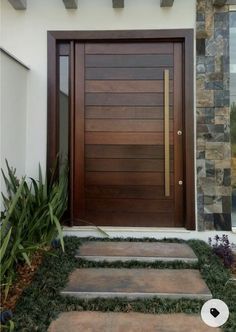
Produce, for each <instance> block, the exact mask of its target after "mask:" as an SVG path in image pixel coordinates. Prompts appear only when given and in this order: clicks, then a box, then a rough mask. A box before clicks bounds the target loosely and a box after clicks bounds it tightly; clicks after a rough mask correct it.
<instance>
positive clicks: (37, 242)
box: [0, 161, 68, 296]
mask: <svg viewBox="0 0 236 332" xmlns="http://www.w3.org/2000/svg"><path fill="white" fill-rule="evenodd" d="M57 166H58V163H57V165H55V168H54V170H53V172H52V174H51V177H50V179H49V181H48V180H47V177H46V176H45V180H43V176H42V170H41V167H40V166H39V176H38V180H37V181H36V180H34V179H32V178H30V179H29V181H27V180H26V178H25V177H22V179H21V180H19V179H18V178H17V177H16V170H15V169H12V168H10V167H9V165H8V162H7V161H6V167H7V175H6V174H5V173H4V172H3V170H2V175H3V178H4V181H5V185H6V189H7V196H5V195H3V194H2V197H3V203H4V212H3V213H2V216H3V217H2V220H1V228H0V237H1V247H0V262H1V275H0V276H1V285H2V287H3V289H4V291H5V296H7V294H8V291H9V287H10V285H11V283H12V281H13V279H14V277H15V266H16V264H17V263H19V262H22V261H23V262H26V263H27V264H29V265H30V255H31V253H32V252H34V251H35V250H37V249H39V248H41V247H43V246H45V245H47V244H49V243H50V242H51V241H52V239H53V238H55V237H56V236H58V237H59V239H60V243H61V247H62V249H63V250H64V242H63V236H62V229H61V225H60V222H59V220H60V218H61V217H62V215H63V213H64V212H65V210H66V207H67V187H68V166H67V163H66V165H64V166H63V167H62V171H61V172H60V175H59V176H58V177H56V176H55V174H56V168H57Z"/></svg>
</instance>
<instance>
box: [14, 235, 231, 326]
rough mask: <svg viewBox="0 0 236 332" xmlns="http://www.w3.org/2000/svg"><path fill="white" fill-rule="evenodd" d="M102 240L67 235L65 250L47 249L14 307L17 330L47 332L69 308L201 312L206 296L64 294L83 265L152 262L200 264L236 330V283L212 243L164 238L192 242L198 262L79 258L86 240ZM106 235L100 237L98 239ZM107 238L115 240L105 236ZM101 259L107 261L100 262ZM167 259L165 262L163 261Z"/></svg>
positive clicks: (169, 265)
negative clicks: (72, 275) (86, 296)
mask: <svg viewBox="0 0 236 332" xmlns="http://www.w3.org/2000/svg"><path fill="white" fill-rule="evenodd" d="M87 240H97V239H94V238H89V239H88V238H87V239H79V238H77V237H67V238H65V249H66V250H65V253H63V252H62V251H61V250H60V249H57V250H53V251H52V252H51V253H52V255H48V254H47V255H45V258H44V261H43V263H42V265H41V266H40V268H39V269H38V271H37V273H36V275H35V278H34V280H33V282H32V284H31V285H30V286H29V287H28V288H27V289H26V290H25V291H24V293H23V295H22V297H21V299H20V300H19V302H18V304H17V306H16V310H15V312H14V323H15V331H21V332H28V331H29V332H33V331H40V332H41V331H42V332H45V331H47V329H48V326H49V324H50V322H51V321H52V320H54V319H56V318H57V316H58V315H59V314H60V313H61V312H66V311H84V310H91V311H102V312H108V311H112V312H130V311H136V312H143V313H156V314H157V313H180V312H184V313H188V314H191V313H195V314H200V311H201V307H202V305H203V303H204V301H203V300H192V299H179V300H172V299H159V298H153V299H140V300H132V301H130V300H127V299H120V298H114V299H94V300H93V299H91V300H81V299H76V298H72V297H62V296H61V295H60V290H61V289H63V287H64V286H65V285H66V283H67V280H68V276H69V274H70V272H72V271H73V270H74V269H76V268H78V267H96V266H99V267H101V266H104V267H105V266H106V267H117V268H118V267H126V268H127V267H129V268H133V267H135V268H137V267H153V268H199V270H200V272H201V274H202V277H203V278H204V280H205V281H206V283H207V285H208V287H209V288H210V290H211V292H212V294H213V298H219V299H221V300H223V301H225V302H226V303H227V305H228V307H229V310H230V317H229V320H228V322H227V323H226V324H225V325H224V327H223V328H224V331H227V332H233V331H236V305H235V303H236V285H235V283H234V284H233V283H230V282H228V281H229V278H230V273H229V271H228V270H227V269H225V268H224V266H223V265H222V263H221V261H220V260H219V259H218V257H216V256H215V255H214V254H213V253H212V250H211V248H210V247H209V246H208V245H207V244H206V243H204V242H202V241H199V240H190V241H182V240H178V239H164V240H162V241H161V242H178V243H187V244H189V245H190V246H191V247H192V249H193V250H194V252H195V253H196V255H197V257H198V259H199V261H198V263H197V265H196V263H194V264H195V265H194V264H188V263H182V262H154V263H145V262H134V261H133V262H124V263H122V262H114V263H105V262H102V263H100V262H92V263H88V262H85V261H83V260H77V259H76V258H75V257H74V256H75V252H76V250H77V249H78V247H79V246H80V245H81V244H82V242H83V241H87ZM99 240H101V239H99ZM114 240H115V241H118V240H119V241H121V240H122V241H130V242H132V241H137V239H113V241H114ZM104 241H111V240H110V239H104ZM140 241H148V242H160V241H159V240H155V239H141V240H140ZM101 264H102V265H101ZM163 264H164V265H163Z"/></svg>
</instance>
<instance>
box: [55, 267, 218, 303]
mask: <svg viewBox="0 0 236 332" xmlns="http://www.w3.org/2000/svg"><path fill="white" fill-rule="evenodd" d="M61 294H62V295H69V296H75V297H79V298H96V297H101V298H111V297H126V298H129V299H136V298H150V297H154V296H157V297H162V298H174V299H177V298H183V297H185V298H193V299H204V300H208V299H211V298H212V295H211V292H210V290H209V289H208V287H207V285H206V283H205V282H204V280H203V279H202V277H201V275H200V272H199V271H198V270H191V269H178V270H174V269H114V268H81V269H76V270H75V271H73V272H72V273H71V275H70V277H69V282H68V284H67V286H66V288H65V289H64V290H63V291H62V292H61Z"/></svg>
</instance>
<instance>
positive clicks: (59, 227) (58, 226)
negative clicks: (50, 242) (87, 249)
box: [53, 216, 65, 252]
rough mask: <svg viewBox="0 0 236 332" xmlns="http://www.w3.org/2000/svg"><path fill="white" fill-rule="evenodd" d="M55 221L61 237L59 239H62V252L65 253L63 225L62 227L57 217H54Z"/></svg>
mask: <svg viewBox="0 0 236 332" xmlns="http://www.w3.org/2000/svg"><path fill="white" fill-rule="evenodd" d="M53 220H54V222H55V225H56V228H57V231H58V236H59V239H60V243H61V247H62V251H63V252H64V251H65V248H64V240H63V233H62V228H61V225H60V223H59V220H58V219H57V217H56V216H54V218H53Z"/></svg>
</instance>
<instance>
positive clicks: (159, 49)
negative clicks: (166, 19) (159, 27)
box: [85, 42, 174, 54]
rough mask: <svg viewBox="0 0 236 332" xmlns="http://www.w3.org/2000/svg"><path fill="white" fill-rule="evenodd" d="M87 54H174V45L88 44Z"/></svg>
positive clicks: (86, 46) (86, 45)
mask: <svg viewBox="0 0 236 332" xmlns="http://www.w3.org/2000/svg"><path fill="white" fill-rule="evenodd" d="M85 53H86V54H134V53H136V54H173V53H174V48H173V43H164V42H163V43H131V42H129V43H106V44H104V43H88V44H85Z"/></svg>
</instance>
